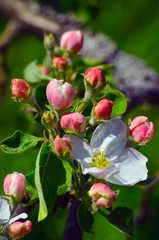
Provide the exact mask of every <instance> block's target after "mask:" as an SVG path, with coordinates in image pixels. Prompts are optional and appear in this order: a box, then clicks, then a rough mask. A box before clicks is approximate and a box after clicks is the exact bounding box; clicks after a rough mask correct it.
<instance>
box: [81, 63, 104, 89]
mask: <svg viewBox="0 0 159 240" xmlns="http://www.w3.org/2000/svg"><path fill="white" fill-rule="evenodd" d="M84 80H85V84H86V87H87V88H91V89H92V90H93V91H94V92H96V91H100V90H101V89H103V88H104V87H105V86H106V78H105V76H104V72H103V70H102V69H101V68H99V67H93V68H90V69H88V70H87V71H86V74H85V77H84Z"/></svg>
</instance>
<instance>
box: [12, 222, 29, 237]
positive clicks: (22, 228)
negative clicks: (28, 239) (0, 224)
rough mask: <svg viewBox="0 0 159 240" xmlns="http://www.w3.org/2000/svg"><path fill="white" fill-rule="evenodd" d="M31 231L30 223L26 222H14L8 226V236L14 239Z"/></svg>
mask: <svg viewBox="0 0 159 240" xmlns="http://www.w3.org/2000/svg"><path fill="white" fill-rule="evenodd" d="M31 230H32V222H31V221H30V220H27V221H26V222H18V221H17V222H14V223H12V224H11V225H10V226H9V229H8V232H9V235H10V236H11V237H13V238H15V239H20V238H22V237H24V236H25V235H26V234H28V233H30V232H31Z"/></svg>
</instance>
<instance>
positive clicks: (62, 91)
mask: <svg viewBox="0 0 159 240" xmlns="http://www.w3.org/2000/svg"><path fill="white" fill-rule="evenodd" d="M46 95H47V98H48V100H49V101H50V103H51V105H52V106H53V107H54V108H56V109H68V108H69V107H71V105H72V103H73V101H74V98H75V90H74V87H73V86H72V85H71V84H70V83H68V82H65V83H64V84H63V80H56V79H52V80H51V81H50V82H49V84H48V85H47V88H46Z"/></svg>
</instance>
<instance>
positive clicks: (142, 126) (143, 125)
mask: <svg viewBox="0 0 159 240" xmlns="http://www.w3.org/2000/svg"><path fill="white" fill-rule="evenodd" d="M154 133H155V127H154V124H153V122H151V121H149V120H148V118H147V117H145V116H138V117H136V118H134V119H133V120H132V121H131V123H130V125H129V132H128V134H129V137H128V140H129V141H133V142H135V143H138V144H140V145H143V144H146V143H148V142H149V141H150V140H151V139H152V138H153V136H154Z"/></svg>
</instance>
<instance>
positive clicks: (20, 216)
mask: <svg viewBox="0 0 159 240" xmlns="http://www.w3.org/2000/svg"><path fill="white" fill-rule="evenodd" d="M27 217H28V214H26V213H21V214H19V215H17V216H15V217H13V218H11V220H10V221H9V222H8V223H9V225H10V224H12V223H13V222H15V221H17V220H18V219H26V218H27Z"/></svg>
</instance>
